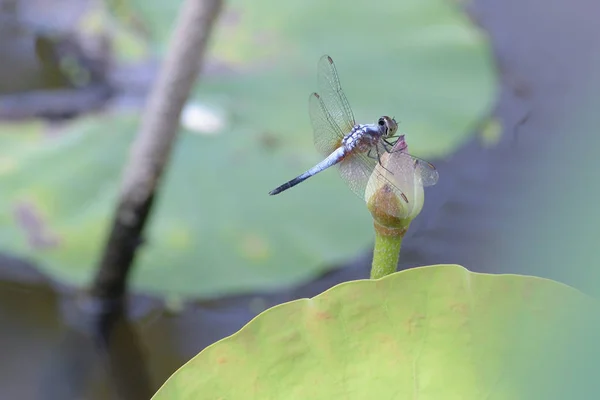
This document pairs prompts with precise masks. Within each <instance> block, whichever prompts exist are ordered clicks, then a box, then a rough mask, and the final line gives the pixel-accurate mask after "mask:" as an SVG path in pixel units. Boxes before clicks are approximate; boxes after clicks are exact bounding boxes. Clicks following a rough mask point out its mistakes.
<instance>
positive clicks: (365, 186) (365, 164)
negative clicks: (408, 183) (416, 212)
mask: <svg viewBox="0 0 600 400" xmlns="http://www.w3.org/2000/svg"><path fill="white" fill-rule="evenodd" d="M378 153H379V156H381V157H386V156H384V154H388V157H389V155H390V154H391V153H387V152H386V150H385V147H384V146H383V145H382V144H381V143H379V144H378V145H377V146H375V147H373V149H372V150H371V151H370V152H369V153H368V154H365V153H355V154H352V155H350V156H348V157H346V158H345V159H344V160H343V161H342V162H341V163H340V164H339V170H340V175H341V177H342V180H343V181H344V182H346V184H347V185H348V187H349V188H350V190H352V191H353V192H354V194H356V195H357V196H358V197H360V198H362V199H363V200H367V199H366V198H365V192H373V191H374V190H375V189H376V188H378V187H381V186H383V185H384V184H385V185H387V186H388V188H389V189H390V190H392V191H394V192H395V193H396V194H397V196H399V197H400V198H402V199H404V201H405V202H407V203H408V202H409V201H410V198H409V196H408V195H407V194H405V193H404V192H403V190H402V189H400V186H403V187H404V186H405V185H402V184H400V181H399V180H398V179H397V178H396V172H395V171H394V173H393V174H392V171H391V170H390V171H386V170H384V169H382V168H381V166H378V162H379V161H378ZM398 154H400V153H398ZM394 166H395V164H394ZM376 167H377V168H376ZM409 194H410V193H409Z"/></svg>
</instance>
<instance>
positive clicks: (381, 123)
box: [377, 115, 398, 138]
mask: <svg viewBox="0 0 600 400" xmlns="http://www.w3.org/2000/svg"><path fill="white" fill-rule="evenodd" d="M377 126H378V127H379V131H380V132H381V133H382V134H383V137H386V138H389V137H392V136H394V135H395V134H396V131H397V130H398V123H397V122H396V120H395V119H394V118H390V117H388V116H387V115H384V116H383V117H380V118H379V120H378V121H377Z"/></svg>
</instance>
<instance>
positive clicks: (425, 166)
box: [410, 156, 439, 186]
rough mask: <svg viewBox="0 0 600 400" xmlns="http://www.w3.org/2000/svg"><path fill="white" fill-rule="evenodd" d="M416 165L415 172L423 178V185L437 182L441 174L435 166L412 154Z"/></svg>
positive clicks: (431, 184)
mask: <svg viewBox="0 0 600 400" xmlns="http://www.w3.org/2000/svg"><path fill="white" fill-rule="evenodd" d="M410 157H411V158H412V159H413V162H414V166H415V174H416V176H417V177H418V178H419V179H420V180H421V183H422V184H423V186H433V185H435V184H436V183H437V181H438V178H439V174H438V171H437V169H436V168H435V166H434V165H433V164H432V163H430V162H428V161H425V160H422V159H420V158H418V157H415V156H410Z"/></svg>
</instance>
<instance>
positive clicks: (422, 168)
mask: <svg viewBox="0 0 600 400" xmlns="http://www.w3.org/2000/svg"><path fill="white" fill-rule="evenodd" d="M406 149H407V145H406V141H405V140H404V135H401V136H400V137H399V138H398V140H397V141H396V143H394V145H393V147H392V148H391V150H390V151H391V153H393V154H394V157H395V156H396V153H398V152H400V153H403V154H405V155H407V156H409V157H410V158H411V159H412V160H413V165H414V173H415V175H416V176H417V177H418V178H419V179H420V181H421V184H422V185H423V186H425V187H427V186H433V185H435V184H436V183H437V181H438V178H439V174H438V172H437V169H436V168H435V166H434V165H433V164H432V163H430V162H428V161H425V160H423V159H421V158H419V157H415V156H413V155H411V154H409V153H408V152H407V151H406ZM398 157H399V156H398ZM402 157H403V156H402Z"/></svg>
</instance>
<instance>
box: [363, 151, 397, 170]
mask: <svg viewBox="0 0 600 400" xmlns="http://www.w3.org/2000/svg"><path fill="white" fill-rule="evenodd" d="M371 150H373V148H371V149H370V150H369V153H370V152H371ZM375 150H376V151H377V161H378V162H379V165H381V168H383V169H385V170H386V171H387V172H389V173H390V174H392V175H394V173H393V172H392V171H390V170H389V169H387V168H386V167H385V165H383V164H382V163H381V154H379V147H377V146H375Z"/></svg>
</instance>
